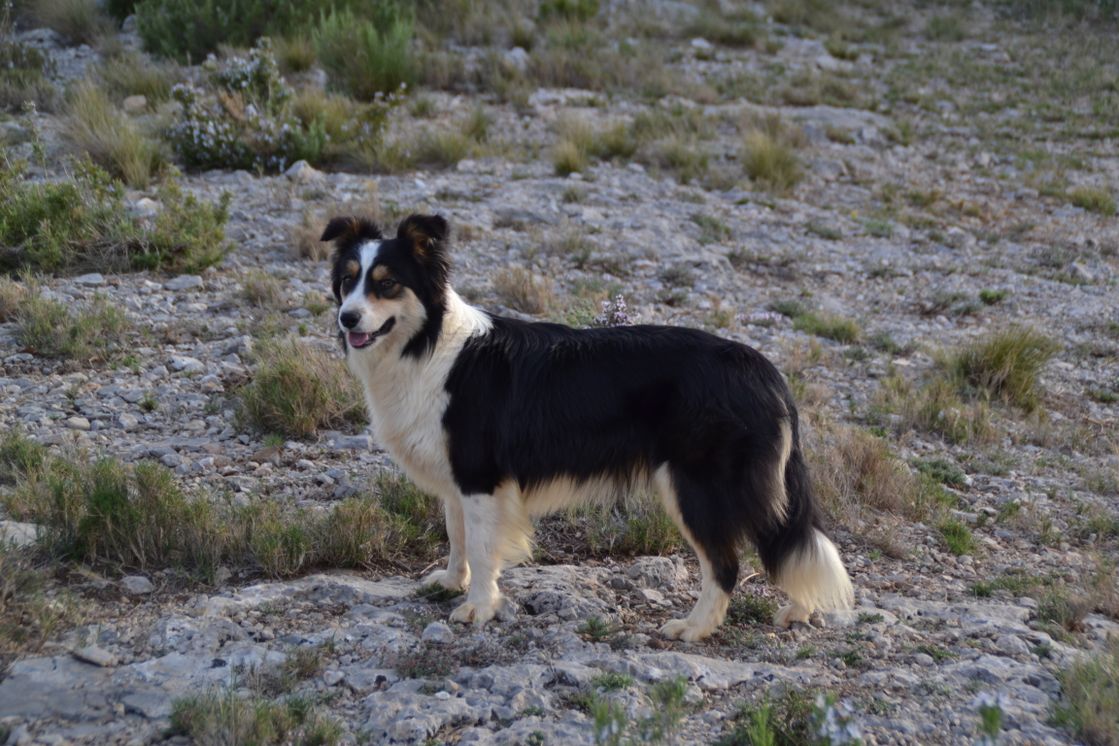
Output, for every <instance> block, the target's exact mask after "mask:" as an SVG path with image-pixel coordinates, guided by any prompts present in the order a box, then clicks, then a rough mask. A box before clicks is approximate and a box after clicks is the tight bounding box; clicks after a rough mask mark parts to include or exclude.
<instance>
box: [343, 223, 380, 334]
mask: <svg viewBox="0 0 1119 746" xmlns="http://www.w3.org/2000/svg"><path fill="white" fill-rule="evenodd" d="M380 250H381V242H380V241H366V242H365V243H363V244H362V245H361V249H360V256H361V273H360V274H359V275H358V278H357V282H355V283H354V286H353V287H352V288H350V292H349V293H347V294H346V296H345V297H344V298H343V299H342V305H341V306H340V307H339V309H338V318H339V322H338V323H339V326H341V317H342V314H343V313H345V312H346V311H357V312H359V313H362V314H364V313H365V311H366V309H367V306H368V302H367V301H366V299H365V278H366V277H368V276H369V269H370V268H371V267H372V266H373V262H375V261H377V254H378V253H379V252H380ZM343 331H345V329H343Z"/></svg>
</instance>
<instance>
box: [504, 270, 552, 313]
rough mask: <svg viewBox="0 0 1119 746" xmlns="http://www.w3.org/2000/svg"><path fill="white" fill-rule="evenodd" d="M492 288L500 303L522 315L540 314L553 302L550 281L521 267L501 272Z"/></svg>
mask: <svg viewBox="0 0 1119 746" xmlns="http://www.w3.org/2000/svg"><path fill="white" fill-rule="evenodd" d="M493 286H494V291H495V292H496V293H497V297H498V299H499V300H500V301H501V303H503V304H504V305H506V306H508V307H509V308H512V309H514V310H516V311H522V312H524V313H530V314H542V313H544V312H545V311H547V310H548V308H549V307H551V305H552V303H553V302H554V300H555V294H554V292H553V291H552V286H551V282H550V280H548V279H547V278H543V277H537V276H536V275H534V274H533V273H532V272H530V271H529V270H527V269H524V268H522V267H513V268H512V269H504V270H502V271H501V272H499V273H498V274H497V275H496V276H495V277H494V281H493Z"/></svg>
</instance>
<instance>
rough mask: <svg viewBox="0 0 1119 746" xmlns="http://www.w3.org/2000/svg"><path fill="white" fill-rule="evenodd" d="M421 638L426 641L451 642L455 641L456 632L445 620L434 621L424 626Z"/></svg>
mask: <svg viewBox="0 0 1119 746" xmlns="http://www.w3.org/2000/svg"><path fill="white" fill-rule="evenodd" d="M420 639H421V640H423V641H424V642H436V643H449V642H454V640H455V633H454V631H452V630H451V628H450V627H449V626H447V625H446V624H444V623H443V622H432V623H431V624H429V625H427V626H426V627H424V631H423V634H422V635H420Z"/></svg>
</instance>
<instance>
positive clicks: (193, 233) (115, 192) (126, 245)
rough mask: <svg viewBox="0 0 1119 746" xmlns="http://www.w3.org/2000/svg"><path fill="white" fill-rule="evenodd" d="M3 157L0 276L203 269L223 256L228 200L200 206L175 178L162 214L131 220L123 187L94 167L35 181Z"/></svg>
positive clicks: (164, 194) (164, 191) (164, 192)
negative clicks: (28, 271) (56, 178)
mask: <svg viewBox="0 0 1119 746" xmlns="http://www.w3.org/2000/svg"><path fill="white" fill-rule="evenodd" d="M23 173H24V172H23V169H22V168H21V167H18V166H15V165H12V164H10V163H8V162H7V161H5V160H3V159H0V244H3V245H5V246H8V247H11V250H9V251H6V252H3V253H0V271H9V272H10V271H13V270H18V269H32V270H36V271H46V272H58V271H74V270H81V269H91V270H98V271H102V272H104V271H120V270H141V269H160V268H162V269H168V270H172V271H186V272H199V271H201V270H202V269H204V268H205V267H208V266H210V265H212V264H215V263H216V262H218V261H219V260H220V259H221V257H222V256H224V255H225V252H226V250H227V244H226V242H225V231H224V226H225V222H226V220H227V219H228V207H229V199H230V197H229V195H228V194H226V195H223V197H222V200H221V201H220V202H219V203H218V204H216V205H210V204H206V203H203V202H200V201H199V200H198V199H197V198H196V197H194V195H191V194H186V193H184V192H183V191H182V189H181V188H180V187H179V186H178V185H177V184H176V183H175V182H173V181H167V182H165V183H164V184H163V185H162V186H161V187H160V192H159V199H160V202H162V204H163V208H162V210H161V211H160V212H159V213H158V214H157V215H156V217H155V218H154V219H151V220H149V221H143V220H141V219H139V218H135V217H132V216H130V215H129V213H128V207H127V205H126V204H125V201H124V194H125V189H124V186H123V185H122V184H121V183H120V182H118V181H116V180H114V179H112V178H111V177H110V176H109V175H108V174H107V173H105V172H104V171H102V170H101V169H99V168H98V167H96V166H94V165H93V164H91V163H89V162H80V163H79V164H78V165H77V167H76V171H75V173H74V175H73V176H72V177H71V178H67V179H64V180H62V181H58V182H52V183H47V182H32V181H29V180H25V179H24V178H23Z"/></svg>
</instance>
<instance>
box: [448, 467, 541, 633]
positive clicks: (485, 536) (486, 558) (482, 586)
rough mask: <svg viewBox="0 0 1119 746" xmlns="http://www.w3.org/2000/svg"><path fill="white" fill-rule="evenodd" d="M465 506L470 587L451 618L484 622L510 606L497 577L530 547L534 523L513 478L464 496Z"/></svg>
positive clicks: (457, 620)
mask: <svg viewBox="0 0 1119 746" xmlns="http://www.w3.org/2000/svg"><path fill="white" fill-rule="evenodd" d="M462 509H463V519H464V520H463V523H464V525H465V544H466V560H467V562H468V563H469V565H470V571H469V574H470V588H469V590H468V591H467V593H466V601H465V602H464V603H463V604H461V605H460V606H459V607H458V608H456V609H455V610H454V611H453V612H451V621H455V622H471V621H472V622H474V624H476V625H478V626H481V625H483V624H485V623H486V622H488V621H489V620H491V619H493V618H494V616H496V615H497V614H498V613H499V612H502V611H504V610H505V608H506V607H507V606H508V602H507V601H506V600H505V599H504V598H503V597H502V595H501V591H500V590H499V589H498V587H497V578H498V575H500V574H501V568H502V567H503V566H504V565H505V564H506V563H510V562H512V561H516V560H518V559H520V557H521V556H523V554H524V553H525V552H526V551H527V550H528V536H527V533H526V526H530V525H531V524H529V522H528V518H527V515H526V514H525V511H524V506H523V504H522V503H521V498H520V490H518V489H517V486H516V484H514V483H510V482H506V483H503V484H502V485H500V486H499V487H498V488H497V489H496V490H495V491H494V493H493V494H492V495H466V496H464V497H463V498H462Z"/></svg>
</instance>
